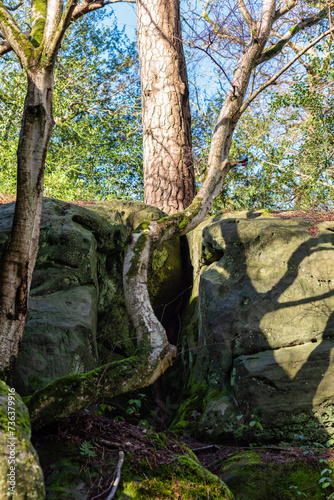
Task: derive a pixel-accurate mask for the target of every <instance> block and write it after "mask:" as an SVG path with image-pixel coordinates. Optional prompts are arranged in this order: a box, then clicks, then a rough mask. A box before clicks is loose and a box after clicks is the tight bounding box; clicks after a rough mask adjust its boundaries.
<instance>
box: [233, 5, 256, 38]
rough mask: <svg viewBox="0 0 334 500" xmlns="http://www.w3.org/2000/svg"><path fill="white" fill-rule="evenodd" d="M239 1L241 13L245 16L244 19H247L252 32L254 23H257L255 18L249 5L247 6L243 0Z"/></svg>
mask: <svg viewBox="0 0 334 500" xmlns="http://www.w3.org/2000/svg"><path fill="white" fill-rule="evenodd" d="M237 3H238V7H239V10H240V13H241V15H242V17H243V18H244V20H245V21H246V24H247V26H248V28H249V31H250V32H252V30H253V27H254V24H255V23H254V19H253V18H252V16H251V15H250V13H249V12H248V10H247V7H246V5H245V3H244V1H243V0H237Z"/></svg>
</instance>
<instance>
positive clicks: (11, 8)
mask: <svg viewBox="0 0 334 500" xmlns="http://www.w3.org/2000/svg"><path fill="white" fill-rule="evenodd" d="M21 5H23V2H20V3H18V4H17V5H15V6H14V7H9V5H5V7H6V9H7V10H10V11H13V10H17V9H18V8H19V7H21Z"/></svg>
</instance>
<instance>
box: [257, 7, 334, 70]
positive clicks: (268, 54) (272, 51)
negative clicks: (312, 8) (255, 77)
mask: <svg viewBox="0 0 334 500" xmlns="http://www.w3.org/2000/svg"><path fill="white" fill-rule="evenodd" d="M332 8H334V6H333V7H332ZM327 13H328V11H327V8H325V9H322V10H321V11H319V12H318V13H317V14H315V15H314V16H311V17H308V18H307V19H302V20H301V21H300V22H299V23H297V24H295V26H293V27H292V28H290V29H289V31H287V32H286V33H285V35H282V38H281V40H279V42H277V43H275V44H274V45H273V46H272V47H269V49H267V50H265V51H264V52H263V54H262V56H261V58H260V60H259V61H258V63H257V64H261V63H263V62H266V61H268V60H269V59H271V58H272V57H274V56H276V55H277V54H279V53H280V52H281V51H282V49H283V47H285V45H286V44H287V43H288V42H289V41H290V40H291V38H292V37H293V36H295V35H296V34H297V33H298V32H299V31H301V30H302V29H304V28H310V27H311V26H314V25H315V24H317V23H318V22H319V21H321V20H322V19H324V18H325V17H326V16H327Z"/></svg>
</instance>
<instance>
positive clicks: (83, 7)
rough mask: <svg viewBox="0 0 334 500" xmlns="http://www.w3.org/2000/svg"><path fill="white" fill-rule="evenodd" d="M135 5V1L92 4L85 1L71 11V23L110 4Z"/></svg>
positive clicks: (100, 1)
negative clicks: (123, 3)
mask: <svg viewBox="0 0 334 500" xmlns="http://www.w3.org/2000/svg"><path fill="white" fill-rule="evenodd" d="M122 2H125V3H136V0H95V1H93V2H87V1H86V0H85V1H83V2H81V3H80V4H79V5H77V6H76V7H75V9H74V11H73V15H72V21H75V20H76V19H78V18H79V17H81V16H83V15H84V14H88V13H89V12H93V11H94V10H98V9H102V8H103V7H105V6H106V5H110V4H112V3H122Z"/></svg>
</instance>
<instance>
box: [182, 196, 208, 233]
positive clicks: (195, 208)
mask: <svg viewBox="0 0 334 500" xmlns="http://www.w3.org/2000/svg"><path fill="white" fill-rule="evenodd" d="M202 206H203V200H202V198H196V199H195V200H194V201H193V202H192V204H191V205H190V206H189V207H188V208H187V209H186V210H184V211H183V212H182V220H181V222H180V223H179V229H180V231H181V232H182V231H183V229H185V228H186V227H187V225H188V224H189V222H190V221H191V220H192V219H193V218H194V217H196V215H197V214H198V212H199V211H200V209H201V208H202Z"/></svg>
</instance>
